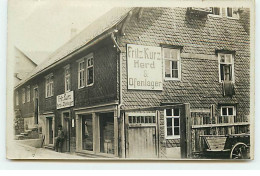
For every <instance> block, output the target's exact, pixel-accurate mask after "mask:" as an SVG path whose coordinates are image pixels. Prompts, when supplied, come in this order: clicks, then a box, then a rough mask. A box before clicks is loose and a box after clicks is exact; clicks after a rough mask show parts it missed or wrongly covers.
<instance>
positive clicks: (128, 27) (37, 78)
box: [6, 0, 255, 161]
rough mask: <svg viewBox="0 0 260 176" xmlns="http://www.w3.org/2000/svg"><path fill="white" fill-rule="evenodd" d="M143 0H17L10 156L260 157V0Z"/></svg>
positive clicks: (11, 49) (11, 32)
mask: <svg viewBox="0 0 260 176" xmlns="http://www.w3.org/2000/svg"><path fill="white" fill-rule="evenodd" d="M144 2H146V4H145V3H140V2H137V1H128V2H126V1H94V0H93V1H92V0H9V1H8V41H7V42H8V58H7V77H8V79H7V124H6V127H7V128H6V146H7V147H6V153H7V154H6V157H7V158H8V159H55V160H57V159H63V160H229V161H233V160H252V159H254V100H255V98H254V79H255V77H254V69H255V68H254V20H255V19H254V17H255V9H254V1H253V0H238V1H235V2H236V3H234V1H233V2H232V1H225V0H217V1H210V0H209V1H206V0H196V1H188V0H187V1H185V0H182V1H178V0H172V1H170V0H169V1H160V2H159V1H149V2H148V1H144Z"/></svg>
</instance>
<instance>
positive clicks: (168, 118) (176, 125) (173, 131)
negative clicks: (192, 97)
mask: <svg viewBox="0 0 260 176" xmlns="http://www.w3.org/2000/svg"><path fill="white" fill-rule="evenodd" d="M164 114H165V124H166V126H165V128H166V129H165V131H166V138H179V137H180V110H179V109H165V112H164Z"/></svg>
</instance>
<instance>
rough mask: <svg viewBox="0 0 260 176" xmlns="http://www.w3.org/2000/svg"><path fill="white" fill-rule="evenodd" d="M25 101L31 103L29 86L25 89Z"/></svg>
mask: <svg viewBox="0 0 260 176" xmlns="http://www.w3.org/2000/svg"><path fill="white" fill-rule="evenodd" d="M26 101H27V102H30V101H31V87H30V85H29V86H27V88H26Z"/></svg>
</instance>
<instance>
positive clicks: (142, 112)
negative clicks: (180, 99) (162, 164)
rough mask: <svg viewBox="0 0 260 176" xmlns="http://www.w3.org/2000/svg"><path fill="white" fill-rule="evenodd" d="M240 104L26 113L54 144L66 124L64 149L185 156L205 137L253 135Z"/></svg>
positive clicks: (113, 155) (93, 154) (197, 148)
mask: <svg viewBox="0 0 260 176" xmlns="http://www.w3.org/2000/svg"><path fill="white" fill-rule="evenodd" d="M236 108H237V106H236V105H223V106H221V107H219V106H216V105H214V104H212V105H211V106H210V107H208V108H196V109H194V108H191V106H190V104H189V103H174V102H172V103H168V104H162V105H161V106H156V107H143V108H135V109H130V108H125V107H123V106H122V105H120V104H118V103H117V102H111V103H107V104H99V105H96V106H91V107H84V108H74V107H70V108H64V109H60V110H55V111H53V112H45V113H43V114H40V115H39V116H37V117H34V116H33V117H28V118H24V128H25V129H28V128H29V129H30V128H37V130H38V133H39V136H38V137H40V138H42V144H43V145H42V146H43V147H47V148H51V149H54V148H55V138H56V137H57V135H58V126H59V125H62V129H63V131H64V134H65V137H64V140H63V144H62V147H61V152H69V153H77V154H80V155H86V156H89V157H93V158H99V157H100V158H130V159H135V158H136V159H154V158H155V159H156V158H166V159H167V158H168V159H171V158H172V159H180V158H190V157H192V156H191V155H192V154H193V153H196V152H200V151H202V150H205V146H206V143H205V141H204V140H203V136H207V135H219V136H223V135H232V134H249V133H250V130H249V122H248V120H243V119H244V118H245V117H244V118H238V117H237V116H236V113H235V111H236ZM217 109H220V110H219V111H220V113H219V114H218V113H217V112H216V111H217ZM246 118H248V117H246ZM241 119H242V120H241Z"/></svg>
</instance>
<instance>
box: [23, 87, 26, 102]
mask: <svg viewBox="0 0 260 176" xmlns="http://www.w3.org/2000/svg"><path fill="white" fill-rule="evenodd" d="M25 99H26V96H25V88H22V103H23V104H25Z"/></svg>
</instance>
